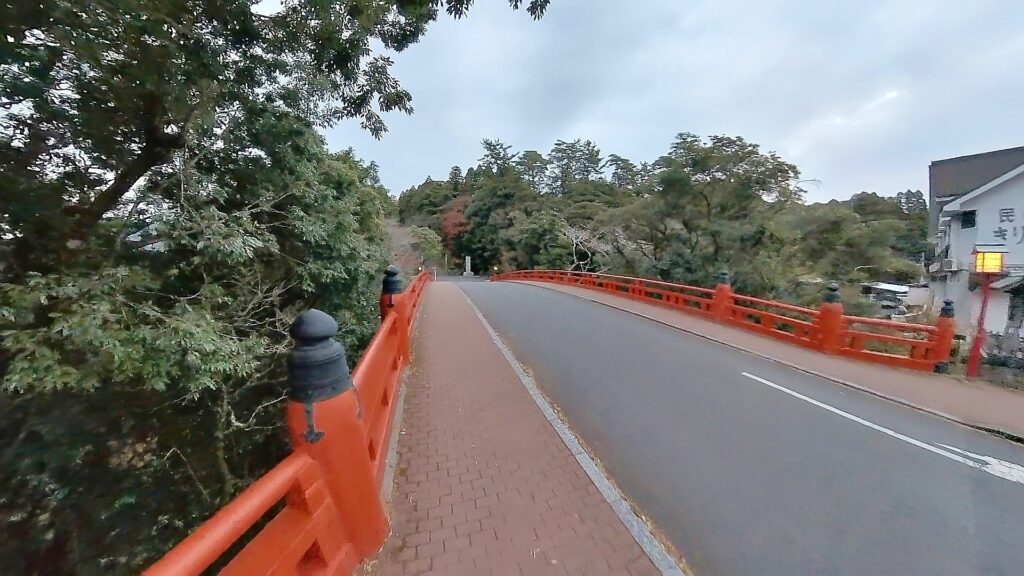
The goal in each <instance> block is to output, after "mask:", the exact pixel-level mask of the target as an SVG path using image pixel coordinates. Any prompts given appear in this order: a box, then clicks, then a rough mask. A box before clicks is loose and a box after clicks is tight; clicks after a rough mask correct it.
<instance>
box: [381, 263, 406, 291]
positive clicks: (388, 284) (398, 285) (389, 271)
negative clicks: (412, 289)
mask: <svg viewBox="0 0 1024 576" xmlns="http://www.w3.org/2000/svg"><path fill="white" fill-rule="evenodd" d="M400 272H401V270H399V269H398V266H395V265H394V264H392V265H390V266H388V267H387V268H385V269H384V282H383V283H382V284H381V289H380V293H381V294H401V293H402V278H401V277H399V273H400Z"/></svg>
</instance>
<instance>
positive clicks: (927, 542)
mask: <svg viewBox="0 0 1024 576" xmlns="http://www.w3.org/2000/svg"><path fill="white" fill-rule="evenodd" d="M460 286H461V288H462V289H463V291H464V292H465V293H466V294H467V295H468V296H469V297H470V299H471V300H472V301H473V302H474V303H475V304H476V305H477V307H478V308H479V309H480V310H481V312H482V313H483V315H484V316H485V317H486V318H487V320H488V321H489V322H490V323H491V325H492V326H493V327H494V329H495V330H496V331H497V332H498V333H499V334H500V335H501V337H502V338H503V339H504V340H505V342H506V343H507V344H508V345H509V347H510V348H511V349H512V350H513V352H514V353H515V354H516V356H517V357H518V359H519V360H520V362H522V363H523V364H524V365H526V366H527V367H528V368H529V369H531V370H532V371H533V373H534V376H535V378H536V380H537V382H538V383H539V385H540V386H541V388H543V390H544V392H545V393H546V394H547V395H548V396H549V397H550V398H551V399H552V400H553V401H554V402H555V403H556V404H558V406H559V407H560V408H561V409H562V411H563V412H564V414H565V416H566V419H567V420H568V421H569V423H570V424H571V425H572V426H573V428H574V429H575V430H576V432H577V434H579V436H580V437H581V438H582V439H583V440H584V441H585V442H586V443H587V444H588V445H589V446H590V447H591V449H592V450H593V452H594V455H595V456H596V457H597V458H598V459H599V460H601V462H602V463H603V464H604V466H605V467H606V468H607V469H608V471H609V473H610V475H611V476H612V477H613V478H614V479H615V480H616V481H617V483H618V484H619V486H620V487H621V488H622V490H623V491H624V492H625V494H626V495H627V496H628V497H629V498H630V499H631V500H632V501H633V502H634V504H635V505H636V506H637V507H638V508H639V509H641V510H642V511H643V512H644V513H645V514H646V515H647V516H649V517H650V518H651V519H652V520H653V521H654V522H655V524H657V526H658V527H659V528H660V529H661V530H662V531H663V533H664V534H665V536H666V538H667V539H668V540H670V541H671V542H672V544H673V545H674V546H675V547H676V548H677V549H678V550H679V551H680V552H682V554H683V555H684V556H685V557H686V560H687V562H688V563H689V564H690V566H691V567H693V568H694V569H695V570H696V571H697V573H698V574H701V575H705V574H706V575H716V576H717V575H721V576H729V575H755V574H756V575H776V574H778V575H804V574H815V575H816V574H822V575H843V576H845V575H862V574H908V575H917V574H921V575H929V576H932V575H946V574H948V575H957V576H962V575H965V574H985V575H1002V574H1005V575H1008V576H1009V575H1013V576H1019V575H1020V574H1024V467H1021V464H1024V448H1022V447H1021V446H1018V445H1016V444H1012V443H1010V442H1007V441H1004V440H1001V439H999V438H995V437H992V436H989V435H987V434H984V433H981V432H978V431H975V430H973V429H969V428H966V427H963V426H959V425H957V424H954V423H951V422H949V421H946V420H943V419H941V418H938V417H934V416H930V415H927V414H923V413H920V412H917V411H915V410H912V409H909V408H906V407H903V406H899V405H896V404H893V403H890V402H887V401H884V400H881V399H878V398H876V397H873V396H869V395H866V394H862V393H859V392H856V391H853V390H850V389H848V388H845V387H842V386H840V385H838V384H835V383H833V382H831V381H828V380H824V379H821V378H818V377H815V376H811V375H808V374H805V373H803V372H799V371H796V370H793V369H791V368H788V367H786V366H783V365H780V364H777V363H774V362H771V361H768V360H765V359H762V358H759V357H756V356H753V355H749V354H745V353H743V352H739V351H736V350H734V349H732V348H729V347H726V346H722V345H720V344H716V343H714V342H711V341H708V340H705V339H703V338H700V337H697V336H694V335H691V334H687V333H684V332H680V331H678V330H674V329H672V328H669V327H666V326H664V325H661V324H658V323H655V322H652V321H649V320H646V319H643V318H639V317H637V316H634V315H631V314H628V313H626V312H623V311H620V310H616V309H612V308H609V307H606V306H601V305H598V304H595V303H593V302H589V301H585V300H582V299H580V298H576V297H573V296H570V295H567V294H563V293H558V292H554V291H551V290H546V289H544V288H541V287H537V286H529V285H524V284H515V283H505V282H494V283H463V284H460Z"/></svg>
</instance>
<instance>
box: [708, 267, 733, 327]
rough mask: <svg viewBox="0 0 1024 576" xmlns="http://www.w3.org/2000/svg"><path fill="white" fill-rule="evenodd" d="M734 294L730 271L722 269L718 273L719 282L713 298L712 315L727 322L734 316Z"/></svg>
mask: <svg viewBox="0 0 1024 576" xmlns="http://www.w3.org/2000/svg"><path fill="white" fill-rule="evenodd" d="M732 295H733V292H732V283H731V281H730V279H729V272H727V271H725V270H722V271H721V272H719V273H718V284H716V285H715V294H714V296H712V298H711V315H712V316H714V318H715V319H716V320H720V321H722V322H726V321H728V320H729V318H730V317H731V316H732V310H731V307H732V302H733V300H732Z"/></svg>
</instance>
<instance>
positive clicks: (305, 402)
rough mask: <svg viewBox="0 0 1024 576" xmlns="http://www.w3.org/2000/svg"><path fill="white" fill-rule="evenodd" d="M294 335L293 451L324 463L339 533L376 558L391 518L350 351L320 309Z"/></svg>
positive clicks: (289, 415) (302, 318)
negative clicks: (353, 375)
mask: <svg viewBox="0 0 1024 576" xmlns="http://www.w3.org/2000/svg"><path fill="white" fill-rule="evenodd" d="M289 332H290V334H291V336H292V338H293V339H295V347H294V349H293V350H292V354H291V357H290V358H289V360H288V384H289V386H288V404H287V406H286V408H285V419H286V422H287V424H288V431H289V437H290V439H291V444H292V449H293V450H295V451H302V452H305V453H306V454H308V455H309V456H310V458H312V459H313V460H314V461H316V462H317V463H318V464H319V465H320V470H321V472H322V478H323V482H324V484H325V486H326V488H327V493H328V494H329V495H330V498H331V502H332V503H333V504H334V508H335V509H336V510H337V512H338V515H339V516H340V517H341V518H344V519H345V522H344V524H343V525H340V523H338V524H339V529H340V530H344V531H345V533H346V536H347V537H348V538H347V540H348V541H350V542H352V544H353V546H354V548H355V550H356V551H357V552H358V553H359V554H360V555H361V556H362V557H363V558H367V557H370V556H372V555H374V554H376V553H377V552H378V551H380V549H381V547H382V546H383V544H384V539H385V538H386V536H387V533H388V520H387V517H386V516H385V514H384V506H383V503H382V502H381V498H380V494H379V493H378V490H377V482H376V480H375V478H374V475H373V469H372V466H371V462H370V455H369V453H368V452H367V439H366V436H365V432H364V430H363V428H364V426H363V423H362V422H361V420H360V419H361V412H360V407H359V398H358V396H357V393H356V390H355V389H354V388H353V387H352V379H351V377H350V375H349V371H348V364H347V363H346V361H345V350H344V348H342V346H341V344H340V343H339V342H338V341H337V340H335V339H334V336H335V335H337V333H338V323H337V322H335V321H334V319H333V318H331V317H330V316H328V315H327V314H325V313H323V312H321V311H319V310H315V309H313V310H307V311H305V312H303V313H302V314H300V315H299V317H298V318H296V319H295V322H293V323H292V326H291V329H290V331H289Z"/></svg>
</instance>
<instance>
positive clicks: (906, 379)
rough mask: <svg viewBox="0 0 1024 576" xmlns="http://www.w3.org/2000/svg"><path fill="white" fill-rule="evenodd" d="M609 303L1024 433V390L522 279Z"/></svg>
mask: <svg viewBox="0 0 1024 576" xmlns="http://www.w3.org/2000/svg"><path fill="white" fill-rule="evenodd" d="M522 283H523V284H531V285H535V286H540V287H543V288H547V289H550V290H556V291H559V292H564V293H566V294H572V295H574V296H579V297H581V298H585V299H587V300H591V301H594V302H600V303H602V304H607V305H609V306H613V307H615V308H619V309H622V310H626V311H629V312H632V313H634V314H638V315H640V316H645V317H648V318H651V319H653V320H657V321H658V322H662V323H664V324H668V325H669V326H674V327H676V328H680V329H682V330H685V331H687V332H693V333H695V334H699V335H702V336H705V337H707V338H710V339H712V340H716V341H719V342H723V343H725V344H729V345H731V346H735V347H737V348H741V349H743V350H747V351H749V352H753V353H754V354H757V355H759V356H764V357H766V358H769V359H772V360H777V361H779V362H783V363H785V364H789V365H792V366H795V367H798V368H800V369H803V370H806V371H808V372H812V373H815V374H818V375H819V376H822V377H825V378H828V379H831V380H836V381H839V382H842V383H845V384H848V385H850V386H852V387H855V388H860V389H863V390H866V391H869V392H872V393H874V394H877V395H879V396H883V397H885V398H889V399H892V400H895V401H897V402H901V403H903V404H907V405H910V406H914V407H916V408H919V409H921V410H924V411H927V412H931V413H934V414H938V415H940V416H944V417H946V418H949V419H951V420H955V421H957V422H961V423H964V424H968V425H971V426H976V427H981V428H987V429H990V430H996V431H999V432H1002V433H1005V434H1009V435H1013V436H1017V437H1024V393H1022V392H1019V391H1017V390H1010V389H1007V388H1001V387H999V386H995V385H992V384H988V383H985V382H978V381H967V380H965V379H962V378H956V377H953V376H943V375H940V374H925V373H923V372H915V371H913V370H903V369H899V368H890V367H886V366H880V365H876V364H870V363H867V362H859V361H857V360H851V359H849V358H842V357H838V356H831V355H826V354H822V353H819V352H815V351H813V350H807V349H805V348H800V347H798V346H793V345H790V344H786V343H784V342H779V341H778V340H774V339H772V338H768V337H766V336H761V335H760V334H755V333H753V332H748V331H746V330H742V329H740V328H735V327H732V326H726V325H723V324H718V323H715V322H712V321H710V320H706V319H704V318H699V317H696V316H694V315H691V314H686V313H684V312H679V311H676V310H669V309H666V308H663V307H661V306H657V305H654V304H648V303H646V302H638V301H635V300H630V299H628V298H623V297H621V296H616V295H614V294H608V293H604V292H598V291H595V290H588V289H586V288H579V287H576V286H566V285H562V284H552V283H549V282H522Z"/></svg>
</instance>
